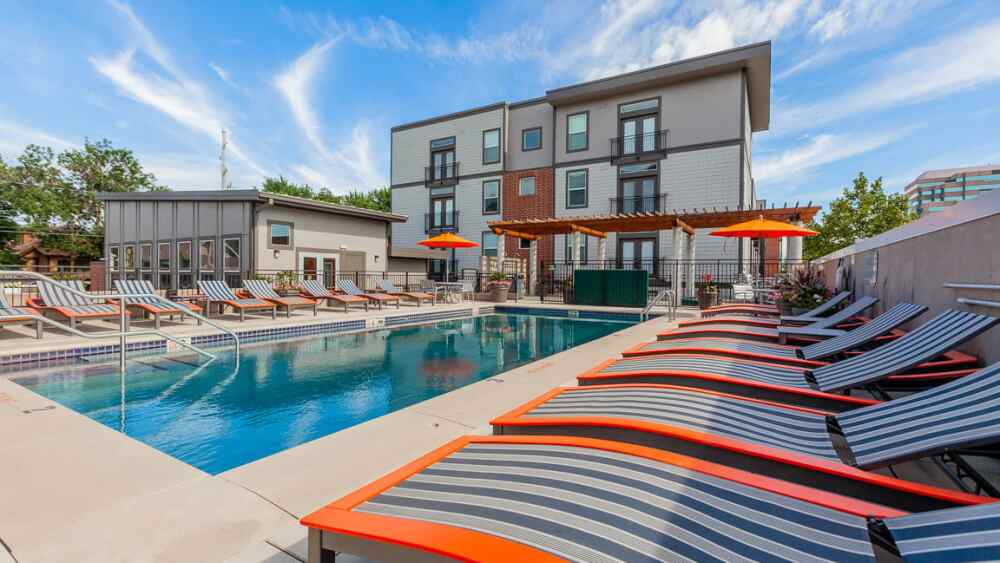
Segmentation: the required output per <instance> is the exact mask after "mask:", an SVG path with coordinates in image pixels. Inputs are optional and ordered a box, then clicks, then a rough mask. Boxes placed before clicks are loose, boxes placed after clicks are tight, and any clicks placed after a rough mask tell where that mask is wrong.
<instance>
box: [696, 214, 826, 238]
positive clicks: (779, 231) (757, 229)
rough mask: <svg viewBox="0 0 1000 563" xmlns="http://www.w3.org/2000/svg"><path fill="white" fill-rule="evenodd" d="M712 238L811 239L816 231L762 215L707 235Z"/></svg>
mask: <svg viewBox="0 0 1000 563" xmlns="http://www.w3.org/2000/svg"><path fill="white" fill-rule="evenodd" d="M709 234H710V235H712V236H713V237H745V238H781V237H811V236H814V235H818V234H819V233H817V232H816V231H813V230H811V229H806V228H805V227H796V226H795V225H792V224H791V223H785V222H784V221H773V220H771V219H765V218H764V216H763V215H761V216H760V217H758V218H756V219H753V220H751V221H744V222H742V223H737V224H735V225H730V226H728V227H723V228H721V229H719V230H717V231H712V232H711V233H709Z"/></svg>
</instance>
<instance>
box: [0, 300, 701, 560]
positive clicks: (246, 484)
mask: <svg viewBox="0 0 1000 563" xmlns="http://www.w3.org/2000/svg"><path fill="white" fill-rule="evenodd" d="M490 305H493V304H492V303H489V304H487V303H469V302H466V303H461V304H456V305H437V306H435V307H434V310H444V309H445V308H448V309H451V308H454V309H468V308H469V307H470V306H490ZM508 305H517V306H529V307H531V306H534V307H543V308H574V307H572V306H564V305H557V304H549V303H545V304H538V303H537V302H535V303H532V302H531V301H527V302H520V303H517V304H514V303H508ZM586 309H588V310H595V309H596V308H589V307H588V308H586ZM430 310H431V309H430V308H429V307H426V306H425V307H421V308H420V309H419V310H417V309H416V308H415V307H404V309H403V312H405V313H412V312H417V311H419V312H430ZM601 310H605V311H616V310H614V309H610V308H603V309H601ZM618 311H628V312H633V313H634V312H635V310H634V309H631V310H618ZM392 314H397V312H396V310H395V309H392V310H387V311H384V312H381V313H380V312H369V313H368V314H367V316H368V317H375V316H379V315H382V316H384V315H392ZM322 315H323V317H327V315H329V318H316V319H315V321H316V322H323V321H326V322H328V321H330V320H337V319H353V318H359V317H362V316H365V315H366V314H365V313H364V312H363V311H362V312H356V313H350V314H347V315H345V314H344V313H322ZM680 315H681V317H682V318H683V317H690V316H694V315H696V313H695V312H694V311H693V310H682V311H681V312H680ZM312 320H313V317H312V315H311V313H310V314H308V315H306V314H301V313H300V314H299V315H297V316H293V317H292V319H290V320H289V319H283V318H280V317H279V319H278V321H277V323H275V322H274V321H271V320H270V319H269V318H268V319H266V320H265V319H260V320H259V321H258V320H257V319H255V320H254V321H250V322H248V323H244V324H240V323H238V322H235V323H232V324H234V325H235V326H239V327H241V328H249V327H250V326H252V325H251V323H254V324H259V326H264V325H266V326H275V324H278V323H295V324H302V323H305V322H310V321H312ZM90 324H98V325H99V324H101V323H90ZM673 324H674V323H673V322H671V321H669V320H667V319H666V318H656V319H653V320H650V321H647V322H645V323H642V324H638V325H635V326H631V327H628V328H626V329H624V330H622V331H619V332H617V333H615V334H612V335H609V336H606V337H604V338H601V339H598V340H594V341H592V342H588V343H586V344H583V345H581V346H578V347H575V348H573V349H571V350H567V351H565V352H561V353H558V354H555V355H552V356H549V357H547V358H544V359H541V360H539V361H536V362H533V363H531V364H527V365H525V366H522V367H520V368H517V369H514V370H511V371H507V372H504V373H502V374H500V375H498V376H494V377H492V378H489V379H486V380H483V381H480V382H477V383H474V384H471V385H468V386H466V387H463V388H461V389H457V390H455V391H452V392H450V393H446V394H444V395H440V396H438V397H434V398H432V399H429V400H427V401H424V402H422V403H418V404H416V405H412V406H410V407H407V408H404V409H401V410H399V411H395V412H393V413H390V414H388V415H385V416H382V417H379V418H376V419H374V420H371V421H368V422H366V423H363V424H360V425H358V426H355V427H352V428H348V429H346V430H342V431H340V432H337V433H335V434H332V435H329V436H326V437H323V438H320V439H317V440H314V441H312V442H308V443H305V444H302V445H299V446H296V447H294V448H291V449H289V450H285V451H283V452H280V453H277V454H275V455H272V456H269V457H267V458H264V459H261V460H258V461H256V462H253V463H250V464H248V465H245V466H242V467H238V468H236V469H232V470H230V471H227V472H225V473H222V474H220V475H217V476H212V475H209V474H207V473H204V472H202V471H200V470H198V469H195V468H194V467H191V466H189V465H187V464H185V463H183V462H181V461H178V460H176V459H174V458H172V457H170V456H168V455H167V454H164V453H161V452H159V451H157V450H155V449H153V448H151V447H149V446H147V445H145V444H143V443H141V442H138V441H136V440H133V439H131V438H128V437H127V436H124V435H122V434H120V433H118V432H116V431H114V430H112V429H110V428H107V427H105V426H103V425H101V424H99V423H97V422H95V421H92V420H90V419H88V418H87V417H85V416H83V415H80V414H78V413H76V412H74V411H72V410H70V409H68V408H65V407H62V406H60V405H58V404H56V403H54V402H53V401H50V400H48V399H46V398H44V397H41V396H39V395H36V394H35V393H32V392H31V391H28V390H27V389H25V388H24V387H21V386H20V385H17V384H15V383H13V382H11V381H9V380H8V379H6V378H4V377H3V376H0V443H2V444H3V447H2V448H0V479H2V482H3V487H2V488H0V507H3V508H2V509H0V542H2V543H0V563H7V562H8V560H10V561H14V560H15V559H14V558H12V557H11V555H10V554H11V553H12V554H13V557H16V561H17V562H18V563H32V562H47V561H94V562H97V561H101V562H114V561H123V562H124V561H130V562H131V561H157V562H160V561H233V562H254V563H258V562H268V563H285V562H294V561H304V560H305V557H306V545H305V529H304V528H303V527H302V526H300V525H299V524H298V518H299V517H301V516H303V515H304V514H307V513H308V512H310V511H312V510H313V509H315V508H317V507H319V506H322V505H324V504H326V503H328V502H329V501H331V500H333V499H335V498H337V497H339V496H341V495H343V494H345V493H347V492H349V491H351V490H353V489H355V488H357V487H359V486H361V485H363V484H365V483H367V482H369V481H372V480H374V479H376V478H377V477H379V476H381V475H383V474H385V473H387V472H389V471H391V470H392V469H395V468H396V467H399V466H401V465H403V464H405V463H407V462H409V461H411V460H412V459H413V458H415V457H417V456H419V455H421V454H424V453H426V452H428V451H430V450H431V449H434V448H436V447H438V446H440V445H442V444H444V443H445V442H447V441H449V440H451V439H453V438H455V437H457V436H460V435H462V434H470V433H488V432H489V427H488V422H489V420H490V419H492V418H494V417H495V416H497V415H499V414H502V413H503V412H506V411H508V410H510V409H512V408H513V407H515V406H517V405H519V404H521V403H523V402H525V401H527V400H529V399H531V398H534V397H535V396H537V395H539V394H541V393H543V392H545V391H547V390H549V389H551V388H552V387H554V386H558V385H563V384H570V383H572V382H573V381H574V379H573V378H574V376H575V375H576V374H577V373H580V372H583V371H585V370H587V369H589V368H590V367H592V366H593V365H595V364H596V363H598V362H599V361H602V360H605V359H607V358H609V357H612V356H616V355H617V354H619V353H620V352H621V351H622V350H624V349H625V348H627V347H629V346H631V345H633V344H635V343H637V342H641V341H646V340H652V339H654V338H655V334H656V333H657V332H659V331H661V330H664V329H666V328H668V327H670V326H672V325H673ZM259 326H258V328H259ZM170 330H171V331H173V330H177V331H191V332H185V333H184V335H192V334H195V333H200V332H198V331H201V332H206V333H207V332H211V330H210V329H207V328H197V327H195V326H194V325H193V323H191V322H190V321H188V323H187V325H186V326H185V325H181V326H175V327H171V328H170ZM49 336H52V337H53V338H49V337H47V338H46V339H45V340H43V341H41V342H42V343H43V344H46V345H49V346H53V345H56V346H67V345H73V344H74V343H75V342H73V341H62V342H58V341H56V342H46V341H50V340H52V341H55V340H56V339H57V338H69V337H62V336H56V335H54V334H52V335H49ZM75 340H77V341H79V340H83V339H75ZM36 342H37V341H34V340H29V339H25V338H16V340H12V339H11V338H9V335H8V337H5V338H3V339H2V340H0V354H2V353H3V351H4V350H5V349H7V348H9V347H10V346H18V347H19V348H20V349H21V351H23V348H26V347H27V346H29V345H30V344H32V343H36ZM8 549H9V552H8Z"/></svg>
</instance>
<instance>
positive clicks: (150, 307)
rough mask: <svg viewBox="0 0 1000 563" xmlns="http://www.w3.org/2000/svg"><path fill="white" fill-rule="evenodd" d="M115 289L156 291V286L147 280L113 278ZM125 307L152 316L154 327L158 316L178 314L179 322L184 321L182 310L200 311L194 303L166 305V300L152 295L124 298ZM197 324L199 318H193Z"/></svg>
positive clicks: (158, 321) (124, 291)
mask: <svg viewBox="0 0 1000 563" xmlns="http://www.w3.org/2000/svg"><path fill="white" fill-rule="evenodd" d="M115 289H116V290H117V291H118V293H131V294H137V293H153V294H155V293H156V288H154V287H153V283H152V282H150V281H149V280H115ZM125 307H126V308H127V309H138V310H139V311H140V312H142V313H144V314H148V315H152V317H153V327H154V328H156V329H159V328H160V317H161V316H163V315H167V316H168V317H169V318H170V319H173V318H174V315H180V318H181V322H184V311H185V310H188V311H194V312H195V313H201V312H202V309H201V307H199V306H197V305H195V304H194V303H185V304H181V303H173V306H171V305H168V304H167V302H165V301H163V300H160V299H156V298H153V297H130V298H127V299H125ZM195 320H196V321H198V324H199V325H200V324H201V319H197V318H196V319H195Z"/></svg>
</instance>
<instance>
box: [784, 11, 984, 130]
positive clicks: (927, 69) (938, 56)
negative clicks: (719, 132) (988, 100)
mask: <svg viewBox="0 0 1000 563" xmlns="http://www.w3.org/2000/svg"><path fill="white" fill-rule="evenodd" d="M997 79H1000V20H994V21H992V22H989V23H986V24H984V25H982V26H980V27H978V28H973V29H961V30H959V31H958V32H956V33H953V34H951V35H948V36H945V37H943V38H941V39H939V40H937V41H935V42H933V43H930V44H927V45H924V46H921V47H915V48H911V49H908V50H906V51H904V52H902V53H901V54H899V55H897V56H896V57H894V58H893V59H891V60H890V61H889V63H888V64H886V65H885V69H884V71H882V72H881V74H880V75H879V76H878V77H876V78H875V79H874V80H871V81H868V82H866V83H865V85H864V86H861V87H859V88H855V89H853V90H849V91H847V92H846V93H844V94H842V95H840V96H835V97H833V98H830V99H827V100H824V101H820V102H818V103H814V104H808V105H803V106H798V107H790V108H787V109H784V108H777V111H776V112H775V123H774V124H773V126H772V129H773V130H775V131H777V132H788V131H796V130H801V129H805V128H808V127H814V126H816V125H821V124H824V123H830V122H833V121H836V120H838V119H842V118H844V117H849V116H852V115H857V114H861V113H864V112H871V111H876V110H882V109H886V108H891V107H896V106H902V105H906V104H913V103H917V102H924V101H928V100H933V99H937V98H941V97H943V96H947V95H950V94H953V93H955V92H959V91H963V90H968V89H971V88H975V87H977V86H980V85H983V84H986V83H988V82H993V81H995V80H997Z"/></svg>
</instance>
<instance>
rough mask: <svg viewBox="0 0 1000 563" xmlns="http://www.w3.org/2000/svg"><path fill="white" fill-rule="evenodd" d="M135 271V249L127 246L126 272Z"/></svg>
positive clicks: (129, 245)
mask: <svg viewBox="0 0 1000 563" xmlns="http://www.w3.org/2000/svg"><path fill="white" fill-rule="evenodd" d="M134 269H135V247H134V246H132V245H131V244H128V245H125V271H126V272H128V271H131V270H134Z"/></svg>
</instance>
